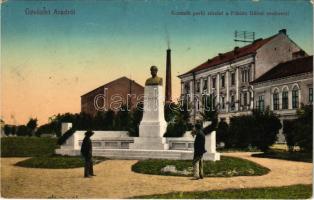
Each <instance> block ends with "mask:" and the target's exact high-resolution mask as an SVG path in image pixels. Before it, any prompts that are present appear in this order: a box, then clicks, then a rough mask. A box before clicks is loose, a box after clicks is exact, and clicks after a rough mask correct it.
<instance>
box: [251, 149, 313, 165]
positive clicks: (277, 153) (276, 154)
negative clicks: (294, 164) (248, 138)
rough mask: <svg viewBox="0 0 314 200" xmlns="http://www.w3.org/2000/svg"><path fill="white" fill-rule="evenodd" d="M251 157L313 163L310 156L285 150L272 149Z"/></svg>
mask: <svg viewBox="0 0 314 200" xmlns="http://www.w3.org/2000/svg"><path fill="white" fill-rule="evenodd" d="M252 156H253V157H259V158H275V159H283V160H291V161H302V162H313V157H312V154H310V153H303V152H299V151H294V152H289V151H286V150H280V149H272V150H270V151H269V152H265V153H256V154H253V155H252Z"/></svg>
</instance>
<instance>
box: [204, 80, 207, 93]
mask: <svg viewBox="0 0 314 200" xmlns="http://www.w3.org/2000/svg"><path fill="white" fill-rule="evenodd" d="M206 90H207V79H204V85H203V91H206Z"/></svg>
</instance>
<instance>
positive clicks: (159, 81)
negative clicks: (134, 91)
mask: <svg viewBox="0 0 314 200" xmlns="http://www.w3.org/2000/svg"><path fill="white" fill-rule="evenodd" d="M157 71H158V68H157V67H156V66H151V68H150V73H151V75H152V77H151V78H149V79H147V80H146V82H145V85H162V78H161V77H158V76H157Z"/></svg>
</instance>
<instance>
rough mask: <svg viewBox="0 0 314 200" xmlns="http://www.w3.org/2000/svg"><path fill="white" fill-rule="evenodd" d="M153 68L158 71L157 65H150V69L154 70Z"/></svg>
mask: <svg viewBox="0 0 314 200" xmlns="http://www.w3.org/2000/svg"><path fill="white" fill-rule="evenodd" d="M152 70H156V71H158V68H157V67H156V66H155V65H153V66H151V67H150V71H152Z"/></svg>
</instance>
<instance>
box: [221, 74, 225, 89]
mask: <svg viewBox="0 0 314 200" xmlns="http://www.w3.org/2000/svg"><path fill="white" fill-rule="evenodd" d="M221 87H223V88H224V87H225V75H221Z"/></svg>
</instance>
